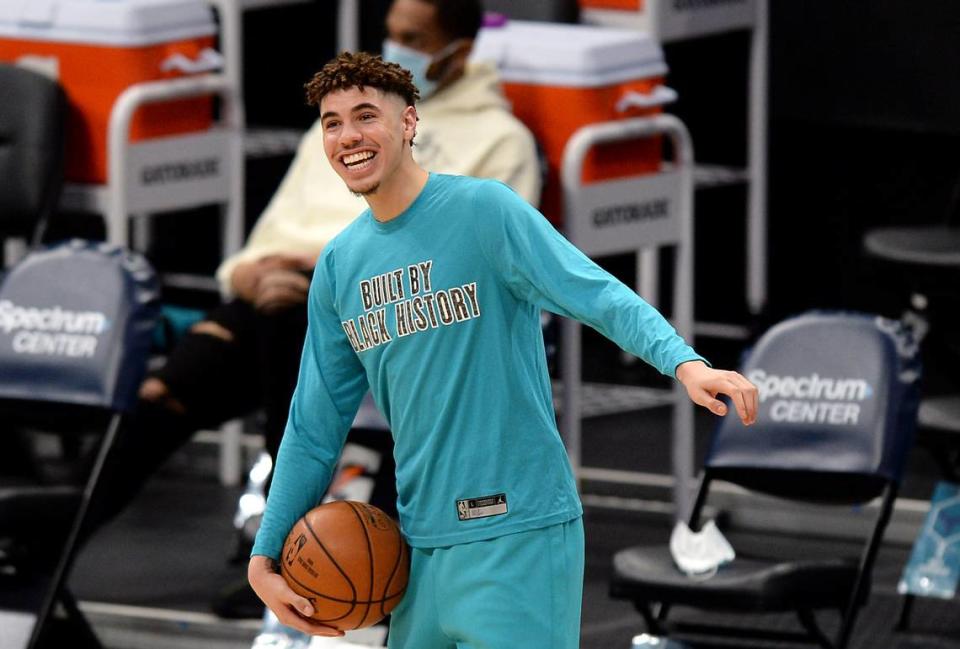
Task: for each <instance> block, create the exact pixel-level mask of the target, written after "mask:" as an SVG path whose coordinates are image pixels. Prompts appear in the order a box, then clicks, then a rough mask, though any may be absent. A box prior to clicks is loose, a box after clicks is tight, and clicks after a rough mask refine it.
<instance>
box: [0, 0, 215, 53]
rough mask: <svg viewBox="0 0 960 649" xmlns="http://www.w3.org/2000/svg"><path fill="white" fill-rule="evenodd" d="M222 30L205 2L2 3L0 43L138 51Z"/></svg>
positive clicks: (51, 0) (22, 0)
mask: <svg viewBox="0 0 960 649" xmlns="http://www.w3.org/2000/svg"><path fill="white" fill-rule="evenodd" d="M216 31H217V27H216V24H215V23H214V21H213V12H212V9H211V8H210V6H209V5H208V4H207V3H206V2H205V0H0V38H20V39H28V40H39V41H57V42H68V43H84V44H88V45H113V46H119V47H134V46H142V45H153V44H156V43H164V42H171V41H178V40H183V39H188V38H195V37H197V36H209V35H212V34H215V33H216Z"/></svg>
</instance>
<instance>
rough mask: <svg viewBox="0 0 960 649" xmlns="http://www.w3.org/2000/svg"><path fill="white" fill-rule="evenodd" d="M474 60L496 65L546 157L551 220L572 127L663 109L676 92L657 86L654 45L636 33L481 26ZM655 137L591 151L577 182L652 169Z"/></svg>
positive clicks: (657, 149) (546, 205) (556, 219)
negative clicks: (580, 177) (581, 179)
mask: <svg viewBox="0 0 960 649" xmlns="http://www.w3.org/2000/svg"><path fill="white" fill-rule="evenodd" d="M473 58H474V60H477V61H490V62H493V63H495V64H496V65H497V67H498V68H499V70H500V75H501V78H502V80H503V86H504V91H505V93H506V95H507V97H508V98H509V99H510V101H511V103H512V104H513V112H514V114H515V115H516V116H517V117H518V118H519V119H520V120H521V121H523V122H524V123H525V124H526V125H527V127H528V128H529V129H530V130H531V131H532V132H533V134H534V137H536V139H537V141H538V142H539V144H540V146H541V147H542V149H543V151H544V153H545V154H546V158H547V162H548V176H547V183H546V185H545V187H544V194H543V200H542V202H541V205H540V209H541V211H542V212H543V213H544V214H545V215H546V216H547V218H548V219H550V221H551V222H553V223H554V224H555V225H560V224H561V221H562V215H563V206H562V204H561V197H562V194H561V187H560V179H559V170H560V165H561V159H562V157H563V149H564V147H565V146H566V144H567V141H568V140H569V139H570V137H571V136H572V135H573V134H574V133H575V132H576V131H577V129H579V128H581V127H582V126H585V125H587V124H593V123H596V122H609V121H612V120H619V119H624V118H628V117H637V116H644V115H653V114H656V113H659V112H661V107H662V105H663V104H664V103H666V102H668V101H671V100H673V99H675V97H676V95H675V93H674V92H673V91H672V90H670V89H669V88H666V87H665V86H664V85H663V80H664V75H665V74H666V72H667V66H666V64H665V63H664V60H663V52H662V50H661V49H660V47H659V46H658V45H657V44H656V43H654V42H653V41H652V40H651V39H650V38H649V37H647V36H646V35H645V34H643V33H642V32H636V31H630V30H620V29H609V28H604V27H589V26H582V25H561V24H551V23H539V22H524V21H510V22H507V23H505V24H503V25H502V26H491V27H485V28H484V29H483V30H481V32H480V35H479V36H478V38H477V43H476V46H475V48H474V54H473ZM661 156H662V150H661V144H660V140H659V139H655V138H649V139H644V140H634V141H625V142H618V143H616V144H610V145H605V146H602V147H597V148H596V149H594V150H592V151H591V152H590V153H589V154H588V155H587V159H586V161H585V163H584V171H583V181H584V183H589V182H590V181H596V180H609V179H613V178H619V177H625V176H636V175H640V174H644V173H651V172H655V171H658V170H659V168H660V161H661Z"/></svg>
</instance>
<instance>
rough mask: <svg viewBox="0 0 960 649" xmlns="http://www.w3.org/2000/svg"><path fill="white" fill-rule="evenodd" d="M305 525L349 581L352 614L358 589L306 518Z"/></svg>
mask: <svg viewBox="0 0 960 649" xmlns="http://www.w3.org/2000/svg"><path fill="white" fill-rule="evenodd" d="M303 524H304V525H305V526H306V528H307V530H308V531H309V532H310V536H312V537H313V540H314V541H316V542H317V544H318V545H319V546H320V549H321V550H323V553H324V554H325V555H327V558H328V559H330V562H331V563H332V564H333V567H334V568H336V569H337V572H339V573H340V574H341V575H343V578H344V579H346V580H347V584H349V585H350V591H351V592H352V593H353V605H352V606H353V608H351V609H350V613H352V612H353V609H354V608H356V605H357V587H356V586H354V585H353V580H352V579H350V575H348V574H347V573H346V572H344V570H343V568H341V567H340V564H339V563H337V560H336V559H334V558H333V555H332V554H330V551H329V550H327V546H325V545H324V544H323V541H321V540H320V537H318V536H317V533H316V532H315V531H314V530H313V526H311V525H310V521H308V520H307V518H306V516H304V518H303ZM307 590H309V591H310V592H313V589H310V588H308V589H307ZM317 595H320V593H317ZM350 613H347V615H349V614H350ZM338 619H339V618H338Z"/></svg>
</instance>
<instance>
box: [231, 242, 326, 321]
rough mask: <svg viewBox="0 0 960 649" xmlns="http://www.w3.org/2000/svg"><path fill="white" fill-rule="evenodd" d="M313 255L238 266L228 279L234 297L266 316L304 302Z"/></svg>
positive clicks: (280, 257) (278, 257) (273, 256)
mask: <svg viewBox="0 0 960 649" xmlns="http://www.w3.org/2000/svg"><path fill="white" fill-rule="evenodd" d="M315 263H316V257H315V256H313V255H299V256H298V255H270V256H267V257H263V258H261V259H257V260H256V261H248V262H243V263H241V264H238V265H237V267H236V268H235V269H234V271H233V274H232V275H231V276H230V282H231V284H232V286H233V290H234V292H235V293H236V294H237V296H238V297H239V298H240V299H242V300H244V301H246V302H250V303H251V304H253V305H254V306H255V307H256V308H257V309H258V310H260V311H263V312H265V313H275V312H277V311H280V310H282V309H286V308H290V307H292V306H296V305H298V304H303V303H304V302H306V301H307V292H308V291H309V289H310V280H309V279H307V277H306V275H305V274H304V271H308V270H310V269H312V268H313V266H314V264H315Z"/></svg>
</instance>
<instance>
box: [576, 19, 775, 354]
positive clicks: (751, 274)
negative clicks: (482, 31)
mask: <svg viewBox="0 0 960 649" xmlns="http://www.w3.org/2000/svg"><path fill="white" fill-rule="evenodd" d="M586 4H590V3H589V2H588V3H586ZM597 4H600V3H597ZM636 6H637V8H636V9H634V10H608V9H600V8H587V7H584V9H583V10H582V11H581V20H582V21H583V22H584V23H588V24H595V25H604V26H607V27H617V28H621V29H623V28H627V29H639V30H641V31H645V32H647V33H649V34H650V35H651V36H652V37H653V38H654V39H656V40H657V41H659V42H662V43H672V42H678V41H685V40H690V39H694V38H703V37H709V36H712V35H715V34H721V33H725V32H729V31H733V30H740V29H747V30H749V31H750V54H749V63H748V66H749V70H748V72H747V77H748V79H747V85H748V90H747V94H748V96H747V115H746V118H747V121H748V126H747V138H748V142H747V165H746V168H736V167H730V166H722V165H702V164H701V165H697V167H696V169H695V171H694V174H695V178H694V180H695V183H696V186H697V188H701V189H706V188H711V187H723V186H728V185H740V184H746V186H747V204H746V241H745V242H744V254H745V255H746V261H747V269H746V277H745V278H744V296H745V298H746V303H747V307H748V309H749V312H750V313H751V314H752V315H758V314H760V313H762V312H763V310H764V308H765V306H766V304H767V299H768V266H769V263H768V256H769V253H768V250H767V247H768V243H767V239H768V224H767V214H766V212H767V121H768V119H767V113H768V107H767V104H768V96H767V95H768V85H769V83H768V79H767V67H768V61H767V59H768V49H769V48H768V45H769V13H770V10H769V0H741V1H739V2H674V1H673V0H644V1H643V2H637V3H636ZM694 328H695V332H696V334H697V335H700V336H709V337H712V338H721V339H732V340H743V339H746V338H748V337H749V333H750V332H749V327H747V326H743V325H740V324H735V323H720V322H702V321H697V322H695V323H694Z"/></svg>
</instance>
